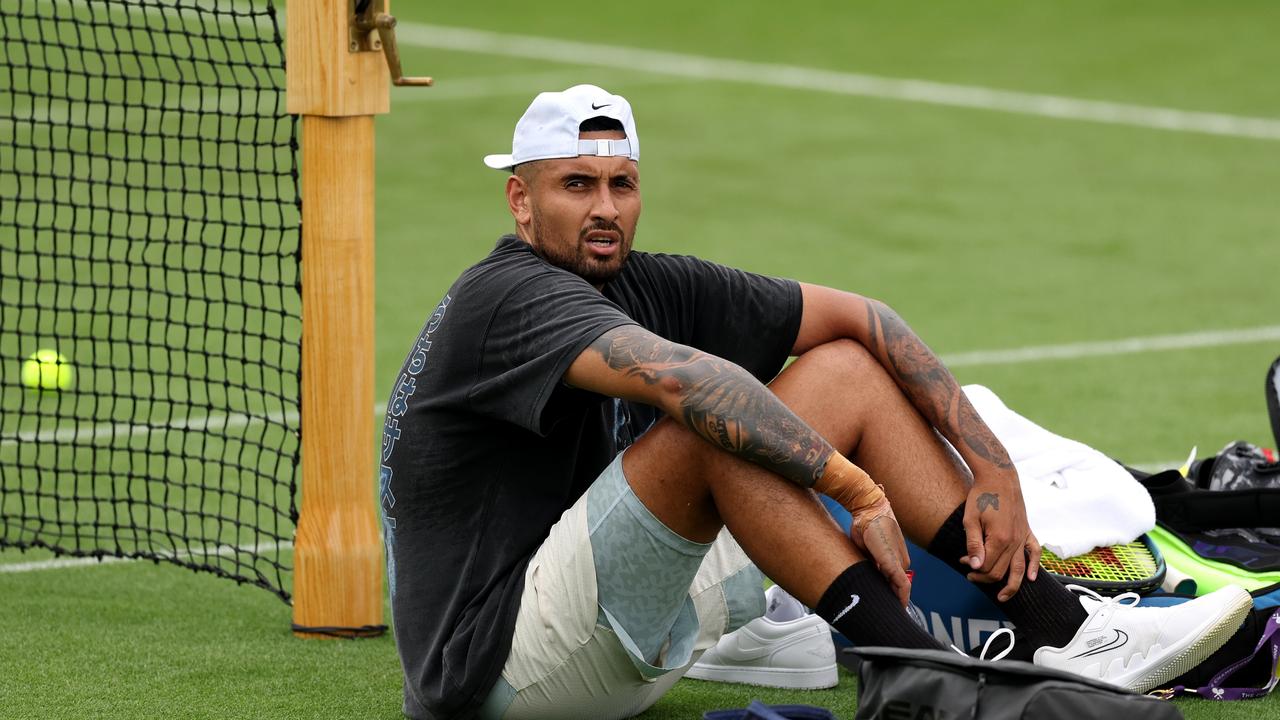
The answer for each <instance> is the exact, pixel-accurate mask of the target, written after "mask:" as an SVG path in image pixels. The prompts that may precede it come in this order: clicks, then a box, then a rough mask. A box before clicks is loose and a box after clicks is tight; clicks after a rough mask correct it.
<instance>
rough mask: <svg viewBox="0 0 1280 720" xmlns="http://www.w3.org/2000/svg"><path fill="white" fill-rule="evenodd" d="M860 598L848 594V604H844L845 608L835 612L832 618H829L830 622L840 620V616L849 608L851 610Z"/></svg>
mask: <svg viewBox="0 0 1280 720" xmlns="http://www.w3.org/2000/svg"><path fill="white" fill-rule="evenodd" d="M860 600H862V598H860V597H858V596H857V595H850V596H849V604H848V605H846V606H845V608H844V609H843V610H841V611H840V612H838V613H836V616H835V617H833V618H831V622H832V623H838V622H840V618H842V617H844V616H845V615H846V614H847V613H848V612H849V611H850V610H852V609H853V608H854V607H856V606H857V604H858V602H859V601H860Z"/></svg>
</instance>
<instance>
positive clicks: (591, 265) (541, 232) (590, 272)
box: [533, 210, 631, 285]
mask: <svg viewBox="0 0 1280 720" xmlns="http://www.w3.org/2000/svg"><path fill="white" fill-rule="evenodd" d="M592 230H612V231H613V232H616V233H618V237H619V241H618V253H617V254H616V255H615V256H614V257H612V258H609V259H607V260H601V259H598V258H594V257H592V256H591V255H590V253H589V252H588V250H587V242H586V236H587V233H589V232H591V231H592ZM533 236H534V240H535V241H536V244H534V245H533V251H534V252H535V253H537V254H538V256H539V257H541V258H542V259H543V260H546V261H547V262H549V263H551V264H552V265H555V266H556V267H559V268H564V269H565V270H568V271H569V272H571V273H573V274H574V275H577V276H578V277H580V278H582V279H583V280H586V281H587V282H589V283H591V284H592V285H603V284H605V283H607V282H609V281H610V280H612V279H613V278H614V277H616V276H617V274H618V273H620V272H622V268H623V266H624V265H626V264H627V257H628V256H630V255H631V238H629V237H627V236H626V233H624V232H623V231H622V228H621V227H619V226H618V224H617V223H612V222H607V221H596V222H595V223H593V224H592V225H591V226H590V227H587V228H584V229H582V230H579V231H578V238H577V242H576V243H574V244H573V246H572V247H562V246H560V245H558V244H556V243H554V242H547V239H548V238H549V237H550V236H551V234H550V233H549V232H548V231H547V228H546V225H544V224H543V222H542V215H541V214H540V213H539V212H538V211H536V210H535V211H534V212H533Z"/></svg>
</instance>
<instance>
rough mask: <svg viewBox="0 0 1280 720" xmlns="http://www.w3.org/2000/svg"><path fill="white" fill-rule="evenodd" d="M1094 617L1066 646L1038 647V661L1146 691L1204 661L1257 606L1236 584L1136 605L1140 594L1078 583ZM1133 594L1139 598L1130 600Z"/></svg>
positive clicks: (1049, 665)
mask: <svg viewBox="0 0 1280 720" xmlns="http://www.w3.org/2000/svg"><path fill="white" fill-rule="evenodd" d="M1067 587H1068V588H1069V589H1071V590H1075V591H1077V592H1080V593H1082V595H1081V597H1080V604H1081V605H1084V609H1085V610H1086V611H1088V612H1089V618H1088V619H1087V620H1085V622H1084V625H1081V626H1080V630H1079V631H1077V632H1076V636H1075V637H1074V638H1072V639H1071V642H1069V643H1067V645H1066V646H1065V647H1061V648H1053V647H1048V646H1045V647H1042V648H1040V649H1039V650H1036V654H1035V663H1036V664H1037V665H1043V666H1044V667H1048V668H1054V669H1057V670H1066V671H1067V672H1073V673H1077V674H1079V675H1083V676H1085V677H1089V678H1094V679H1097V680H1101V681H1103V682H1106V683H1110V684H1112V685H1118V686H1120V687H1123V688H1128V689H1129V690H1132V691H1134V692H1138V693H1145V692H1148V691H1150V690H1154V689H1155V688H1158V687H1161V686H1163V685H1164V684H1165V683H1167V682H1169V681H1170V680H1172V679H1173V678H1175V677H1177V676H1179V675H1181V674H1182V673H1184V672H1186V671H1187V670H1190V669H1191V668H1193V667H1195V666H1196V665H1198V664H1199V663H1200V662H1202V661H1203V660H1204V659H1205V658H1207V657H1209V656H1210V655H1212V654H1213V653H1214V652H1216V651H1217V650H1218V648H1220V647H1222V646H1223V644H1224V643H1226V641H1227V639H1228V638H1230V637H1231V636H1232V635H1233V634H1234V633H1235V631H1236V629H1238V628H1239V627H1240V624H1241V623H1242V622H1243V621H1244V617H1245V615H1246V614H1247V613H1248V612H1249V609H1250V608H1251V607H1253V598H1252V597H1250V596H1249V593H1248V592H1246V591H1245V590H1243V589H1242V588H1238V587H1235V586H1234V585H1232V586H1228V587H1224V588H1221V589H1219V590H1217V591H1215V592H1213V593H1210V594H1208V595H1205V596H1204V597H1199V598H1196V599H1195V600H1191V601H1189V602H1185V603H1182V604H1181V605H1174V606H1172V607H1141V608H1140V607H1136V605H1137V604H1138V596H1137V594H1135V593H1125V594H1123V595H1120V596H1118V597H1115V598H1103V597H1101V596H1099V595H1098V594H1097V593H1095V592H1093V591H1091V590H1087V589H1085V588H1082V587H1080V586H1078V585H1068V586H1067ZM1128 600H1132V601H1133V602H1126V601H1128Z"/></svg>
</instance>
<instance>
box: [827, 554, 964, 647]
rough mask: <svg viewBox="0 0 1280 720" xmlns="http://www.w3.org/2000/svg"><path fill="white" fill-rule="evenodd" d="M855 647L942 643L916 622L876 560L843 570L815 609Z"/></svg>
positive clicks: (927, 645)
mask: <svg viewBox="0 0 1280 720" xmlns="http://www.w3.org/2000/svg"><path fill="white" fill-rule="evenodd" d="M813 610H814V612H816V613H818V615H819V616H821V617H822V619H823V620H826V621H827V622H829V623H831V624H832V625H834V626H835V628H836V629H837V630H839V631H840V633H841V634H843V635H844V636H845V637H846V638H849V642H851V643H853V644H854V645H855V646H861V647H869V646H872V645H884V646H888V647H901V648H930V649H938V648H941V647H942V644H941V643H939V642H938V641H937V640H934V639H933V636H932V635H930V634H929V633H927V632H925V631H924V629H923V628H921V627H920V626H919V625H917V624H916V622H915V621H914V620H912V619H911V616H910V615H908V614H907V611H906V610H904V609H903V607H902V603H900V602H898V597H897V596H896V595H894V594H893V590H891V589H889V581H887V580H885V578H884V576H883V575H881V574H880V571H879V570H877V569H876V566H875V564H874V563H872V562H869V561H865V560H864V561H863V562H860V563H855V564H853V565H850V566H849V567H848V569H846V570H845V571H844V572H842V573H840V576H839V577H837V578H836V579H835V580H834V581H833V582H832V583H831V587H829V588H827V591H826V592H824V593H823V594H822V599H821V600H819V601H818V606H817V607H816V608H814V609H813Z"/></svg>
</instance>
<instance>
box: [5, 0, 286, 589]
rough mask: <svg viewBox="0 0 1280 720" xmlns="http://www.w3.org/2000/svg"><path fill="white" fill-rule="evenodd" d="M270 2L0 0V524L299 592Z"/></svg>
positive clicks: (30, 539)
mask: <svg viewBox="0 0 1280 720" xmlns="http://www.w3.org/2000/svg"><path fill="white" fill-rule="evenodd" d="M279 21H280V18H278V17H277V14H276V11H275V9H274V8H273V7H272V6H271V5H270V3H268V2H264V1H262V0H258V1H255V2H247V1H246V0H164V1H161V0H154V1H149V0H114V1H109V0H0V56H2V57H3V62H2V63H0V546H16V547H19V548H31V547H42V548H49V549H52V550H54V551H55V552H57V553H60V554H70V555H89V556H120V557H138V558H150V559H154V560H166V561H170V562H174V563H178V564H180V565H183V566H186V567H189V568H192V569H196V570H203V571H209V572H213V573H216V574H218V575H223V576H226V577H230V578H233V579H235V580H237V581H240V582H250V583H254V584H257V585H260V586H262V587H265V588H268V589H270V590H271V591H272V592H275V593H277V594H278V595H280V597H282V598H284V599H285V600H287V599H288V597H289V593H288V583H287V579H288V570H289V568H288V567H287V562H286V561H287V559H288V558H289V557H291V555H290V553H291V548H290V545H289V543H290V541H291V540H292V538H293V528H294V521H295V519H296V511H295V505H294V498H295V497H296V493H295V484H296V477H297V468H298V453H299V436H298V425H299V421H298V401H299V385H298V373H299V365H300V336H301V326H302V323H301V313H300V310H301V301H300V294H299V257H298V255H299V245H300V235H299V218H300V213H299V197H298V192H297V187H298V182H297V166H296V160H295V159H296V157H297V153H296V150H297V142H296V136H297V132H296V123H295V121H294V119H293V118H291V117H290V116H289V115H288V114H287V113H286V112H285V101H284V71H283V68H284V53H283V39H282V37H281V33H280V23H279ZM42 349H43V350H48V351H49V352H46V353H44V355H43V356H42V357H43V359H44V361H45V362H44V363H43V364H41V363H39V362H38V361H33V360H31V358H32V356H33V355H34V354H36V353H37V352H38V351H40V350H42ZM63 362H65V364H64V365H62V366H61V367H59V363H63ZM72 375H73V376H72ZM60 385H61V386H63V387H60Z"/></svg>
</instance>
